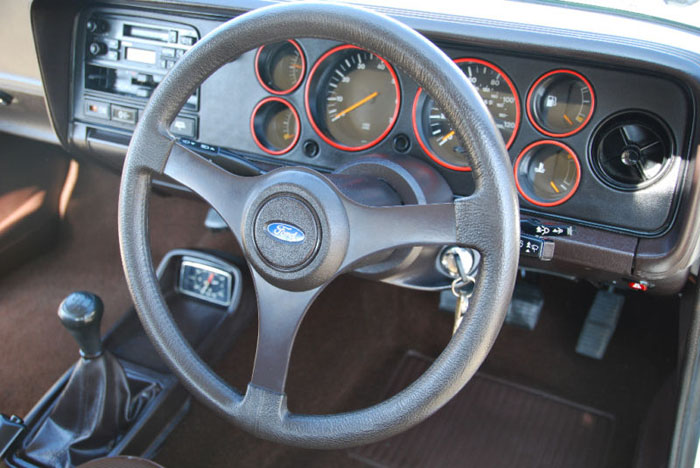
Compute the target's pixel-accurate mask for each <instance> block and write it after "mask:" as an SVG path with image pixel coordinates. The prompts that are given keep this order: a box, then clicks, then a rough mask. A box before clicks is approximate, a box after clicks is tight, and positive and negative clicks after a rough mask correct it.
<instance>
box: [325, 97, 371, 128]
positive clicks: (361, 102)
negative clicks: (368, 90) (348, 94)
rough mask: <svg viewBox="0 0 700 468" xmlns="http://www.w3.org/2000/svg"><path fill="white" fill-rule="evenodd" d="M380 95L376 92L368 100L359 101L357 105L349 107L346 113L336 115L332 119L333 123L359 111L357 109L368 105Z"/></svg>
mask: <svg viewBox="0 0 700 468" xmlns="http://www.w3.org/2000/svg"><path fill="white" fill-rule="evenodd" d="M378 95H379V91H375V92H373V93H372V94H370V95H369V96H367V97H366V98H364V99H360V100H359V101H357V102H356V103H355V104H353V105H352V106H350V107H348V108H347V109H345V110H344V111H342V112H340V113H339V114H336V115H335V116H334V117H333V118H332V119H331V122H335V121H336V120H338V119H339V118H341V117H342V116H344V115H345V114H347V113H348V112H350V111H354V110H355V109H357V108H358V107H360V106H361V105H363V104H366V103H368V102H369V101H371V100H372V99H374V98H376V97H377V96H378Z"/></svg>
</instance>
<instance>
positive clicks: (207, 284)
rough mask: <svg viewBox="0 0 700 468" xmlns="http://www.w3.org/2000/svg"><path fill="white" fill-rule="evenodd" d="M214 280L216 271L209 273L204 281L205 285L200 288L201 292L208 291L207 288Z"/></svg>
mask: <svg viewBox="0 0 700 468" xmlns="http://www.w3.org/2000/svg"><path fill="white" fill-rule="evenodd" d="M213 280H214V273H209V277H208V278H207V280H206V281H205V282H204V286H203V287H202V289H200V290H199V293H200V294H204V293H205V292H207V289H208V288H209V286H210V285H211V282H212V281H213Z"/></svg>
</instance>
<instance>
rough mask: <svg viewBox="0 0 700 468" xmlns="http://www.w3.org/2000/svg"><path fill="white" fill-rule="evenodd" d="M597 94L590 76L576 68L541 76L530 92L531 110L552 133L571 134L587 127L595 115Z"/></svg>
mask: <svg viewBox="0 0 700 468" xmlns="http://www.w3.org/2000/svg"><path fill="white" fill-rule="evenodd" d="M594 108H595V95H594V93H593V88H592V87H591V84H590V83H589V82H588V80H587V79H586V78H585V77H584V76H583V75H581V74H580V73H577V72H575V71H572V70H554V71H551V72H549V73H546V74H545V75H543V76H541V77H540V78H539V79H538V80H537V81H536V82H535V84H534V85H532V88H531V89H530V93H529V95H528V107H527V114H528V117H529V118H530V121H531V122H532V124H533V125H534V126H535V128H537V130H539V131H540V132H542V133H544V134H545V135H548V136H553V137H567V136H570V135H573V134H574V133H576V132H578V131H580V130H581V129H583V127H585V126H586V124H587V123H588V122H589V121H590V120H591V117H592V116H593V110H594Z"/></svg>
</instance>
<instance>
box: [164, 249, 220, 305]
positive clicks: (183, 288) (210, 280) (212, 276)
mask: <svg viewBox="0 0 700 468" xmlns="http://www.w3.org/2000/svg"><path fill="white" fill-rule="evenodd" d="M232 286H233V279H232V276H231V273H229V272H228V271H224V270H221V269H219V268H215V267H213V266H210V265H206V264H204V263H200V262H194V261H191V260H183V262H182V264H181V265H180V280H179V282H178V289H179V291H180V293H182V294H186V295H188V296H191V297H196V298H197V299H202V300H204V301H207V302H213V303H214V304H218V305H222V306H229V305H230V304H231V297H232V295H231V292H232Z"/></svg>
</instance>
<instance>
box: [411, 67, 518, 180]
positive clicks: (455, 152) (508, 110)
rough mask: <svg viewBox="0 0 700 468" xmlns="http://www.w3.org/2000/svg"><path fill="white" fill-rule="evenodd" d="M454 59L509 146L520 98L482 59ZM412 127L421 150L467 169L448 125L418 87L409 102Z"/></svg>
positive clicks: (497, 70)
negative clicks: (410, 104)
mask: <svg viewBox="0 0 700 468" xmlns="http://www.w3.org/2000/svg"><path fill="white" fill-rule="evenodd" d="M455 63H456V64H457V65H458V66H459V68H460V69H461V70H462V71H463V72H464V74H465V75H467V78H468V79H469V81H470V82H471V83H472V84H473V85H474V87H475V88H476V90H477V91H478V92H479V95H480V96H481V99H482V100H483V101H484V103H485V104H486V107H487V108H488V110H489V112H490V113H491V116H492V117H493V119H494V121H495V122H496V127H497V128H498V130H499V131H500V132H501V136H502V137H503V141H505V143H506V148H510V146H511V144H512V143H513V140H515V136H516V134H517V132H518V127H519V125H520V100H519V99H518V93H517V91H516V89H515V86H514V85H513V82H512V81H511V80H510V78H508V75H506V74H505V73H504V72H503V70H501V69H500V68H498V67H497V66H496V65H494V64H492V63H489V62H487V61H485V60H480V59H475V58H461V59H457V60H455ZM413 130H414V132H415V134H416V138H417V139H418V143H419V144H420V146H421V148H422V149H423V151H425V153H426V154H427V155H428V156H430V158H431V159H433V160H434V161H435V162H437V163H438V164H440V165H442V166H444V167H447V168H449V169H453V170H455V171H469V170H470V168H469V163H468V162H467V159H466V155H465V154H464V148H463V146H462V143H461V142H460V141H459V139H458V138H457V136H456V135H455V131H454V129H453V128H452V125H450V123H449V121H448V120H447V117H445V115H444V114H443V113H442V110H440V108H439V107H438V106H437V105H436V104H435V101H433V99H432V98H431V97H430V96H427V95H426V94H425V93H423V90H422V89H419V90H418V94H416V99H415V101H414V103H413Z"/></svg>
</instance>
